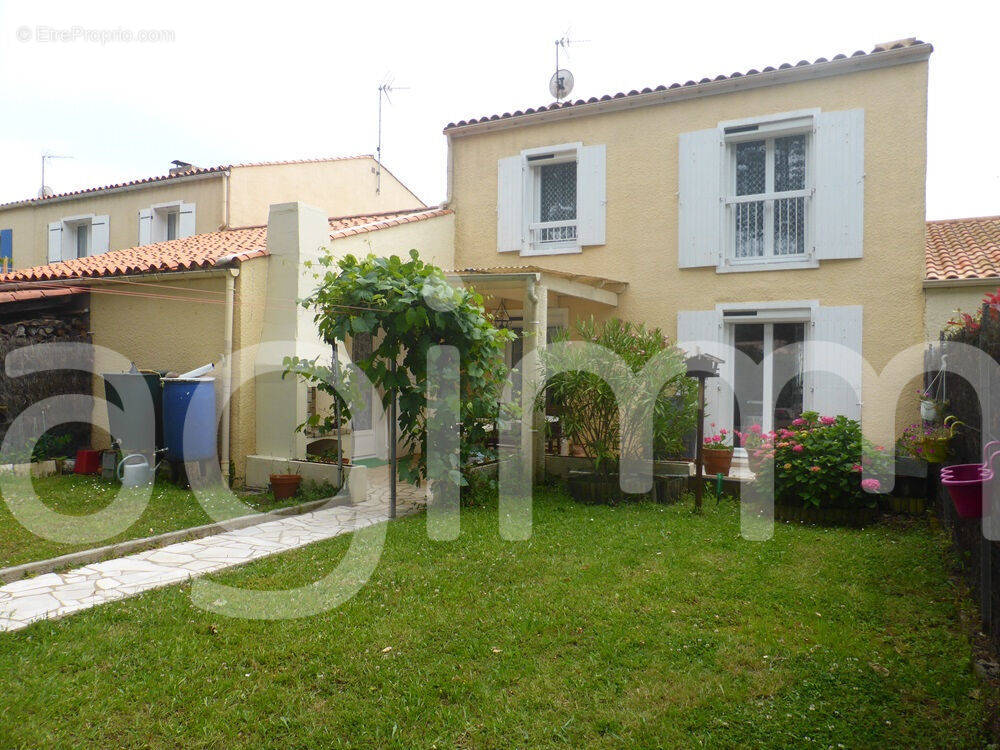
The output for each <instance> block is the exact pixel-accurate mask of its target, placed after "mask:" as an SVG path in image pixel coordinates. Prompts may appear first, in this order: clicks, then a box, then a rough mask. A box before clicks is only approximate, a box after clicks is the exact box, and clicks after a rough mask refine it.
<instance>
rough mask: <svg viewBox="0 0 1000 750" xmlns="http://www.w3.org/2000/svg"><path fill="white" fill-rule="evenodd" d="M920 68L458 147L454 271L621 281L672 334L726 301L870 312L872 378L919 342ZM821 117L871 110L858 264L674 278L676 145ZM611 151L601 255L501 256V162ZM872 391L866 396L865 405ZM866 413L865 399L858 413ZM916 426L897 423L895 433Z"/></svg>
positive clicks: (630, 113)
mask: <svg viewBox="0 0 1000 750" xmlns="http://www.w3.org/2000/svg"><path fill="white" fill-rule="evenodd" d="M927 67H928V66H927V63H926V61H924V62H911V63H907V64H903V65H898V66H895V67H887V68H879V69H875V70H869V71H862V72H853V73H848V74H844V75H839V76H834V77H830V78H821V79H816V80H808V81H798V82H794V83H787V84H783V85H779V86H770V87H763V88H758V89H753V90H743V91H736V92H732V93H726V94H719V95H715V96H710V97H699V98H693V99H687V100H682V101H675V102H672V103H669V104H665V105H659V106H649V107H641V108H636V109H630V110H622V111H618V112H613V113H607V114H595V115H592V116H587V117H579V118H575V119H566V120H555V121H553V122H547V123H539V124H536V125H530V126H525V127H517V128H510V129H505V130H498V131H495V132H483V133H475V134H473V133H470V134H468V135H465V136H453V137H452V160H453V171H452V200H451V204H450V205H451V207H452V208H454V209H455V212H456V217H457V219H456V226H455V252H456V264H458V265H460V266H496V265H510V264H517V263H530V264H534V265H540V266H543V267H546V268H553V269H559V270H565V271H574V272H578V273H583V274H592V275H596V276H605V277H609V278H612V279H618V280H622V281H627V282H629V288H628V290H627V291H626V292H625V293H624V294H623V295H621V305H620V307H619V308H618V309H617V310H616V311H615V312H614V313H613V314H615V315H618V316H620V317H624V318H631V319H635V320H642V321H645V322H646V323H647V324H652V325H656V326H659V327H660V328H662V329H663V330H664V332H665V333H667V335H669V336H675V335H676V328H677V312H678V311H679V310H704V309H713V308H714V307H715V305H716V304H717V303H723V302H737V301H740V302H757V301H760V302H767V301H776V300H806V299H815V300H818V301H819V304H820V305H831V306H832V305H864V307H865V312H864V330H863V349H864V351H863V355H864V356H865V358H867V360H868V361H869V362H870V363H871V364H872V365H873V366H874V367H875V368H876V370H880V369H881V368H882V367H883V366H884V365H885V364H886V362H887V361H888V360H889V359H890V358H891V357H892V355H893V354H895V353H896V352H898V351H899V350H900V349H902V348H904V347H906V346H908V345H910V344H916V343H918V342H920V341H921V338H922V336H923V333H924V325H923V316H924V302H923V292H922V287H921V283H922V280H923V271H924V261H923V247H924V215H925V210H924V184H925V170H926V123H927V96H926V93H927ZM814 107H819V108H821V109H822V110H827V111H835V110H846V109H855V108H863V109H864V111H865V173H866V177H865V204H864V258H862V259H854V260H840V261H823V262H822V263H821V264H820V267H819V268H817V269H803V270H783V271H763V272H752V273H729V274H719V273H716V270H715V269H714V268H693V269H679V268H678V265H677V256H678V250H677V243H678V226H677V221H678V205H677V191H678V137H679V134H681V133H684V132H688V131H695V130H702V129H705V128H711V127H715V126H716V125H717V124H718V123H719V122H720V121H725V120H733V119H738V118H745V117H752V116H758V115H768V114H774V113H779V112H788V111H793V110H799V109H807V108H814ZM576 141H582V142H583V143H584V145H590V144H606V146H607V183H606V186H607V244H606V245H604V246H601V247H587V248H584V250H583V253H582V254H574V255H561V256H542V257H532V258H519V257H518V256H517V255H516V254H514V253H502V254H501V253H497V251H496V241H497V218H496V208H497V161H498V159H500V158H503V157H507V156H513V155H516V154H518V153H520V152H521V151H522V150H523V149H527V148H533V147H544V146H551V145H555V144H560V143H569V142H576ZM870 385H871V384H869V383H867V381H866V382H865V383H864V384H863V387H864V388H865V392H866V394H872V391H871V389H870ZM868 405H869V399H867V398H866V404H865V410H866V411H865V413H866V414H867V413H868V412H867V409H868ZM909 416H911V414H909V413H904V414H901V415H900V417H899V421H900V423H901V422H903V421H905V420H906V419H907V418H909Z"/></svg>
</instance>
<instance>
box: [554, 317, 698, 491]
mask: <svg viewBox="0 0 1000 750" xmlns="http://www.w3.org/2000/svg"><path fill="white" fill-rule="evenodd" d="M571 340H580V341H583V342H587V343H590V344H596V345H598V346H601V347H604V348H605V349H607V350H609V351H610V352H611V353H613V354H614V355H616V356H615V358H614V363H615V365H614V366H616V367H619V368H623V369H620V370H614V369H613V368H612V370H611V371H609V372H604V373H603V377H602V376H601V375H597V374H595V373H593V372H591V371H590V370H589V369H588V365H589V364H590V362H589V361H588V358H587V354H586V353H585V352H584V351H582V350H578V349H575V348H572V347H555V348H547V349H545V350H544V351H542V352H541V354H540V357H539V372H540V377H542V378H544V377H545V376H546V373H548V372H554V373H557V374H555V375H552V376H551V377H550V378H548V381H547V383H546V387H545V388H544V389H542V390H540V392H539V394H538V396H537V399H536V402H535V408H536V409H540V410H541V409H545V408H546V406H552V407H554V408H555V409H556V410H557V411H558V416H559V419H560V426H561V429H562V435H563V437H566V438H568V439H569V440H570V441H572V443H573V444H574V445H575V446H578V447H580V448H582V449H583V454H584V456H585V457H586V458H589V459H590V460H591V461H592V462H593V471H576V472H572V473H571V475H570V479H569V487H570V493H571V494H572V495H573V496H574V497H575V498H577V499H579V500H586V501H591V502H615V501H617V500H621V499H623V493H622V491H621V489H620V485H619V469H620V458H621V451H622V446H624V449H625V450H636V449H637V445H636V442H637V441H638V440H639V439H640V437H639V433H638V429H637V427H636V425H634V424H629V425H627V426H626V430H625V432H624V434H623V433H622V425H621V423H620V419H619V403H618V399H616V397H615V390H619V391H621V392H624V393H626V394H628V395H627V397H628V399H629V404H628V408H629V410H630V411H633V412H636V413H638V412H640V411H643V410H645V411H647V412H649V413H652V415H653V456H654V458H655V457H657V456H660V457H665V456H668V455H671V454H676V453H677V452H679V451H680V450H681V449H682V448H683V446H684V438H685V437H686V436H687V435H688V434H689V433H690V432H691V431H692V430H693V428H694V422H695V418H696V409H695V398H696V384H695V382H694V381H693V380H691V379H690V378H688V377H687V376H686V374H685V372H686V371H685V367H684V353H683V352H682V351H681V350H680V349H679V348H677V347H676V346H675V345H673V344H672V343H670V341H668V339H667V338H666V336H664V335H663V332H662V331H661V330H660V329H659V328H646V326H645V325H644V324H642V323H633V322H631V321H622V320H620V319H618V318H610V319H608V320H606V321H604V322H598V321H597V320H595V319H594V318H593V317H590V318H585V319H581V320H578V321H577V322H576V324H575V325H574V326H573V328H572V329H567V330H565V331H563V332H562V333H560V334H559V336H557V337H556V338H555V339H554V340H553V342H552V343H553V344H559V343H563V342H569V341H571ZM654 358H656V362H657V366H658V369H660V370H661V371H662V372H664V373H673V374H672V375H670V377H668V378H665V382H664V383H663V385H662V386H661V387H660V389H659V391H658V392H656V393H652V392H651V390H650V389H649V388H647V387H646V386H645V384H644V383H643V382H642V381H641V380H640V379H639V378H637V377H636V376H637V375H638V374H639V373H640V372H642V371H643V370H644V368H646V367H647V365H648V364H649V363H650V362H651V361H653V360H654ZM609 380H610V381H611V382H610V383H609ZM613 386H614V387H613Z"/></svg>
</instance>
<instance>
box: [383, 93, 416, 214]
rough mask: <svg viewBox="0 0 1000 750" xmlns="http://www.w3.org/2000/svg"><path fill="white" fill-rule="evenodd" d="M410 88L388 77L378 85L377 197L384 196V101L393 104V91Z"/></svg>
mask: <svg viewBox="0 0 1000 750" xmlns="http://www.w3.org/2000/svg"><path fill="white" fill-rule="evenodd" d="M408 88H410V87H409V86H396V85H394V84H393V78H392V77H391V76H386V77H385V78H384V79H383V81H382V83H380V84H379V85H378V145H377V146H376V147H375V195H381V194H382V99H383V98H384V99H385V100H386V101H387V102H389V104H392V98H391V97H390V96H389V94H391V93H392V92H393V91H405V90H407V89H408Z"/></svg>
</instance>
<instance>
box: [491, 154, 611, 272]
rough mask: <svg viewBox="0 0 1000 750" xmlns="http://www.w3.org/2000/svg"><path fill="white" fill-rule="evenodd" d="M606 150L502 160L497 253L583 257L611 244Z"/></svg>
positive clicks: (522, 156) (519, 156)
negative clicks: (607, 226) (607, 238)
mask: <svg viewBox="0 0 1000 750" xmlns="http://www.w3.org/2000/svg"><path fill="white" fill-rule="evenodd" d="M605 171H606V169H605V147H604V146H603V145H592V146H591V145H584V144H582V143H564V144H561V145H557V146H544V147H540V148H531V149H525V150H524V151H522V152H521V153H520V154H519V155H517V156H511V157H507V158H504V159H500V161H499V163H498V193H497V251H498V252H514V251H517V252H518V253H520V254H521V255H527V256H530V255H556V254H563V253H579V252H582V248H583V247H586V246H588V245H603V244H604V243H605V212H606V203H607V200H606V195H607V193H606V186H605Z"/></svg>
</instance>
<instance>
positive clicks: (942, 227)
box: [924, 216, 1000, 341]
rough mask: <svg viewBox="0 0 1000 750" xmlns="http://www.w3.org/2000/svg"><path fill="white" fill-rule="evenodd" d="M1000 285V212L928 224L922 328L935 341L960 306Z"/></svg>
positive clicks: (975, 305)
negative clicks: (924, 303)
mask: <svg viewBox="0 0 1000 750" xmlns="http://www.w3.org/2000/svg"><path fill="white" fill-rule="evenodd" d="M998 288H1000V216H983V217H980V218H973V219H946V220H943V221H928V222H927V247H926V271H925V276H924V299H925V301H926V312H925V314H924V326H925V334H926V336H927V339H928V340H930V341H934V340H936V339H937V338H938V336H939V335H940V333H941V330H942V329H943V328H944V327H945V325H946V324H947V323H948V321H949V320H951V319H952V318H954V317H955V313H956V311H957V310H961V311H962V312H967V313H974V312H975V311H976V310H977V309H979V307H980V306H981V305H982V300H983V297H984V296H985V295H986V294H988V293H992V292H995V291H996V290H997V289H998Z"/></svg>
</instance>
